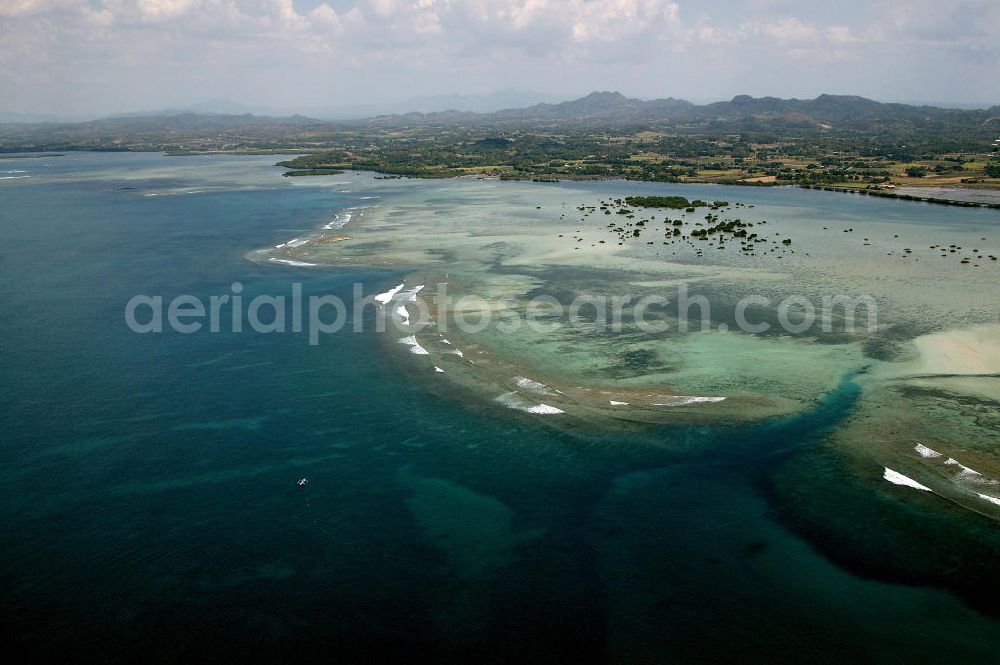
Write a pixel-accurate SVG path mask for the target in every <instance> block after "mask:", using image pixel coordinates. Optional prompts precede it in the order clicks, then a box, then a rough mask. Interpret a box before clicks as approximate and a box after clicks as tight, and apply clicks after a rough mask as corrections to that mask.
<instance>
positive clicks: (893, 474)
mask: <svg viewBox="0 0 1000 665" xmlns="http://www.w3.org/2000/svg"><path fill="white" fill-rule="evenodd" d="M884 468H885V473H883V474H882V478H884V479H885V480H888V481H889V482H890V483H892V484H893V485H903V486H904V487H912V488H913V489H917V490H920V491H922V492H933V490H932V489H931V488H930V487H927V486H926V485H921V484H920V483H918V482H917V481H915V480H914V479H913V478H908V477H907V476H904V475H903V474H901V473H899V472H898V471H893V470H892V469H890V468H889V467H884Z"/></svg>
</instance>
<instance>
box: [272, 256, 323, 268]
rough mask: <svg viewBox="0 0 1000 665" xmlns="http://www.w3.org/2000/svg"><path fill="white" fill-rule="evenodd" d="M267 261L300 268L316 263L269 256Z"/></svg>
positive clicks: (309, 266)
mask: <svg viewBox="0 0 1000 665" xmlns="http://www.w3.org/2000/svg"><path fill="white" fill-rule="evenodd" d="M268 261H269V262H270V263H281V264H284V265H286V266H299V267H301V268H311V267H314V266H316V265H317V264H315V263H306V262H305V261H292V260H291V259H276V258H274V257H271V258H269V259H268Z"/></svg>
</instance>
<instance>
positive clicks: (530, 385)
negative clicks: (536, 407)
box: [514, 376, 555, 395]
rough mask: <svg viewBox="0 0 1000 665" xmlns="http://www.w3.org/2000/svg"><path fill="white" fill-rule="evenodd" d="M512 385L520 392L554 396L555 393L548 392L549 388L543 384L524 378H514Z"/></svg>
mask: <svg viewBox="0 0 1000 665" xmlns="http://www.w3.org/2000/svg"><path fill="white" fill-rule="evenodd" d="M514 383H516V384H517V387H518V388H520V389H522V390H527V391H529V392H533V393H538V394H539V395H555V393H554V392H552V390H550V389H549V387H548V386H547V385H545V384H544V383H539V382H538V381H533V380H531V379H529V378H527V377H524V376H515V377H514Z"/></svg>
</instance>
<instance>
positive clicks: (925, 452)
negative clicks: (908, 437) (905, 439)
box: [913, 443, 942, 457]
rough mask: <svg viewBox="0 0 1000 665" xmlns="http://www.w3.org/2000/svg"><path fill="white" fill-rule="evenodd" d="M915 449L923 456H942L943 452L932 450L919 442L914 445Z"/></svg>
mask: <svg viewBox="0 0 1000 665" xmlns="http://www.w3.org/2000/svg"><path fill="white" fill-rule="evenodd" d="M913 449H914V450H916V451H917V453H918V454H919V455H920V456H921V457H941V456H942V455H941V453H939V452H938V451H936V450H931V449H930V448H928V447H927V446H925V445H923V444H922V443H918V444H917V445H915V446H913Z"/></svg>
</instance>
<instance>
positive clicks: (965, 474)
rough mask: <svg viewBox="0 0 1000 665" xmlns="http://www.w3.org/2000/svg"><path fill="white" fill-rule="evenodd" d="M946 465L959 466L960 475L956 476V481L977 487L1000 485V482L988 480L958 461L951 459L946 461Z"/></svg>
mask: <svg viewBox="0 0 1000 665" xmlns="http://www.w3.org/2000/svg"><path fill="white" fill-rule="evenodd" d="M944 463H945V464H947V465H949V466H957V467H958V468H959V471H958V473H956V474H955V480H964V481H966V482H969V483H975V484H977V485H1000V481H997V480H993V479H992V478H986V477H985V476H983V474H981V473H979V472H978V471H976V470H975V469H970V468H969V467H967V466H965V465H964V464H962V463H961V462H959V461H958V460H956V459H953V458H951V457H949V458H948V459H946V460H945V461H944Z"/></svg>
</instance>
